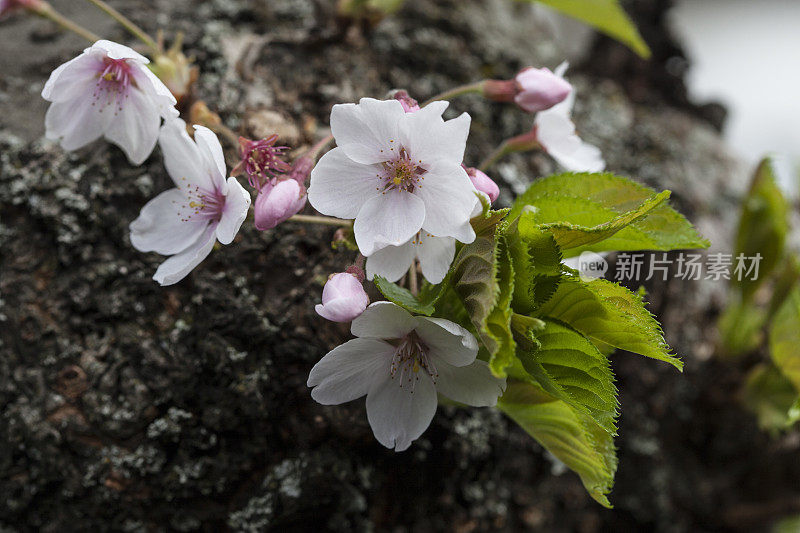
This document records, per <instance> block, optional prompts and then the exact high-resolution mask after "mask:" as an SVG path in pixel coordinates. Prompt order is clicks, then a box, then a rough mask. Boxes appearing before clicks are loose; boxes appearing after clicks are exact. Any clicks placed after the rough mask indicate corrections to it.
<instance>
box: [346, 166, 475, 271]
mask: <svg viewBox="0 0 800 533" xmlns="http://www.w3.org/2000/svg"><path fill="white" fill-rule="evenodd" d="M464 175H465V176H466V173H465V174H464ZM467 179H469V178H467ZM424 220H425V204H424V203H423V202H422V200H420V199H419V198H418V197H417V196H415V195H414V194H411V193H409V192H406V191H402V190H391V191H385V192H384V193H381V194H380V195H378V196H374V197H372V198H370V199H369V200H367V201H366V203H364V206H363V207H362V208H361V210H360V211H359V212H358V215H356V221H355V223H354V224H353V232H354V233H355V237H356V244H358V248H359V249H360V250H361V253H362V254H364V255H365V256H369V255H371V254H372V253H374V252H375V251H376V250H379V249H381V248H384V247H386V246H399V245H401V244H403V243H405V242H406V241H408V240H409V239H411V237H413V236H414V235H415V234H416V233H417V232H418V231H419V229H420V228H421V227H422V222H423V221H424Z"/></svg>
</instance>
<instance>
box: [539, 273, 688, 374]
mask: <svg viewBox="0 0 800 533" xmlns="http://www.w3.org/2000/svg"><path fill="white" fill-rule="evenodd" d="M539 316H540V317H551V318H555V319H558V320H560V321H562V322H565V323H567V324H569V325H570V326H571V327H573V328H574V329H576V330H577V331H579V332H580V333H581V334H583V335H584V336H586V337H587V338H588V339H589V340H590V341H592V342H593V343H595V344H598V345H599V346H601V347H602V346H603V345H604V344H605V345H610V346H613V347H615V348H620V349H622V350H627V351H629V352H633V353H637V354H640V355H644V356H645V357H652V358H653V359H658V360H659V361H666V362H668V363H670V364H672V365H673V366H674V367H675V368H677V369H678V370H683V362H682V361H681V360H680V359H678V358H677V357H676V356H674V355H672V354H670V353H669V351H670V349H669V346H667V343H666V342H665V341H664V335H663V333H662V331H661V326H660V325H659V324H658V322H657V321H656V319H655V318H654V317H653V315H652V314H650V312H649V311H648V310H647V308H646V307H645V305H644V301H643V299H642V297H641V296H640V295H638V294H634V293H632V292H631V291H629V290H628V289H626V288H625V287H622V286H621V285H617V284H616V283H612V282H610V281H607V280H604V279H595V280H592V281H590V282H588V283H585V282H583V281H581V280H580V279H578V278H575V277H573V276H566V275H565V276H564V278H563V279H562V280H561V284H560V285H559V287H558V290H557V291H556V293H555V295H553V297H552V298H551V299H550V300H549V301H548V302H547V303H546V304H545V305H544V306H542V308H541V309H540V311H539Z"/></svg>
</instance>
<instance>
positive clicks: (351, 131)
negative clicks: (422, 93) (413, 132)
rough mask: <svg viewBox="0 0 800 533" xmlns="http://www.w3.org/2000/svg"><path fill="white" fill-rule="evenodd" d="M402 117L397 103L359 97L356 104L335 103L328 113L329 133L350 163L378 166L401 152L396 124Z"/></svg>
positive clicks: (401, 108)
mask: <svg viewBox="0 0 800 533" xmlns="http://www.w3.org/2000/svg"><path fill="white" fill-rule="evenodd" d="M405 114H406V113H405V111H404V110H403V105H402V104H401V103H400V102H399V101H397V100H375V99H373V98H362V99H361V101H360V102H359V103H358V105H356V104H337V105H335V106H333V109H332V110H331V133H333V136H334V138H335V139H336V144H337V146H340V147H341V148H342V149H343V150H344V152H345V153H346V154H347V156H348V157H349V158H350V159H352V160H353V161H356V162H357V163H364V164H373V163H380V162H382V161H386V160H388V159H392V158H394V156H395V155H396V154H397V153H398V151H399V150H400V146H399V144H400V138H399V123H400V120H401V119H402V118H403V117H404V116H405Z"/></svg>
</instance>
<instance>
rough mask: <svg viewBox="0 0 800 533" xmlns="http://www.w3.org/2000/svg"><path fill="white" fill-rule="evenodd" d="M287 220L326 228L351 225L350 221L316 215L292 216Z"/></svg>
mask: <svg viewBox="0 0 800 533" xmlns="http://www.w3.org/2000/svg"><path fill="white" fill-rule="evenodd" d="M287 220H289V221H290V222H305V223H307V224H325V225H327V226H342V227H349V226H352V225H353V221H352V220H343V219H341V218H333V217H322V216H318V215H294V216H291V217H289V218H288V219H287Z"/></svg>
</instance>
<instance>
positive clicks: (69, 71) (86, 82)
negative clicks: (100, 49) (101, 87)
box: [42, 53, 102, 102]
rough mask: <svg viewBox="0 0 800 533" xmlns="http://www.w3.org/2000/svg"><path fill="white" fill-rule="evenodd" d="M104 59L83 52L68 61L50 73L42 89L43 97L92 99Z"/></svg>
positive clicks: (52, 99)
mask: <svg viewBox="0 0 800 533" xmlns="http://www.w3.org/2000/svg"><path fill="white" fill-rule="evenodd" d="M101 65H102V59H101V58H100V57H98V56H97V55H96V54H86V53H84V54H81V55H79V56H78V57H76V58H74V59H71V60H69V61H67V62H66V63H64V64H62V65H61V66H59V67H58V68H57V69H55V70H54V71H53V73H52V74H50V78H48V80H47V83H45V85H44V89H42V98H44V99H45V100H48V101H50V102H65V101H67V100H72V99H74V98H86V99H89V100H91V99H92V93H93V90H94V86H95V84H96V83H97V76H96V75H97V74H99V73H100V72H101V70H99V69H100V67H101Z"/></svg>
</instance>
